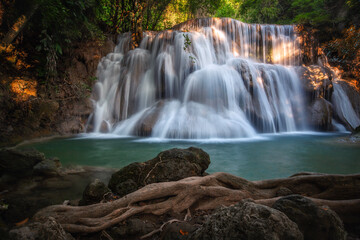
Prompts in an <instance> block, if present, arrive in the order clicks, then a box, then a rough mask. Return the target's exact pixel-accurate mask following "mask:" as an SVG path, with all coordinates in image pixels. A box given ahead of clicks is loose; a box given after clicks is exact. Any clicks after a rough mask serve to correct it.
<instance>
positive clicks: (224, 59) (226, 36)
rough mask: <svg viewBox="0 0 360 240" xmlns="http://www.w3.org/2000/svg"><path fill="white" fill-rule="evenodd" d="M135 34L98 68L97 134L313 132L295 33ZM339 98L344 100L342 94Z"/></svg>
mask: <svg viewBox="0 0 360 240" xmlns="http://www.w3.org/2000/svg"><path fill="white" fill-rule="evenodd" d="M129 41H130V35H129V34H123V35H121V36H119V40H118V42H119V43H118V45H117V47H116V48H115V52H114V53H111V54H109V55H108V56H107V57H105V58H103V59H102V61H101V62H100V64H99V66H98V82H97V83H96V84H95V87H94V92H93V100H94V113H93V114H92V116H91V117H90V122H91V123H92V126H93V131H95V132H112V133H115V134H119V135H137V136H152V137H160V138H240V137H252V136H255V135H256V134H257V133H275V132H289V131H301V130H305V129H307V124H306V121H304V118H306V113H305V112H306V111H305V102H304V94H303V90H302V86H301V83H300V80H299V77H298V74H297V73H296V68H297V67H298V66H299V65H300V48H299V44H298V42H299V40H298V37H297V35H296V33H295V30H294V26H291V25H287V26H279V25H259V24H246V23H242V22H239V21H236V20H233V19H226V18H225V19H216V18H209V19H198V20H193V21H189V22H186V23H183V24H180V25H178V26H176V27H174V29H172V30H167V31H163V32H159V33H157V34H154V33H145V37H144V39H143V41H142V42H141V44H140V47H139V48H137V49H134V50H131V51H129V49H128V45H129V44H128V43H129ZM336 91H337V93H336V94H337V96H338V97H341V96H339V94H340V93H339V91H338V90H336Z"/></svg>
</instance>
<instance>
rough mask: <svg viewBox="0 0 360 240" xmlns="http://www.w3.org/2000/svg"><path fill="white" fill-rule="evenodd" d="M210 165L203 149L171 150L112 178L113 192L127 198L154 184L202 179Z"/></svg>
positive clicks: (121, 170) (126, 169) (110, 182)
mask: <svg viewBox="0 0 360 240" xmlns="http://www.w3.org/2000/svg"><path fill="white" fill-rule="evenodd" d="M209 164H210V157H209V155H208V154H207V153H206V152H204V151H203V150H201V149H199V148H194V147H190V148H188V149H177V148H174V149H170V150H166V151H163V152H161V153H159V154H158V155H157V156H156V157H155V158H154V159H151V160H149V161H147V162H144V163H132V164H130V165H128V166H126V167H124V168H122V169H120V170H119V171H118V172H116V173H114V174H113V175H112V176H111V179H110V181H109V188H110V189H111V190H112V192H113V193H115V194H118V195H120V196H124V195H126V194H128V193H131V192H133V191H136V190H137V189H139V188H141V187H143V186H145V185H147V184H151V183H157V182H169V181H178V180H180V179H183V178H187V177H192V176H202V175H203V174H204V172H205V170H206V169H207V168H208V166H209Z"/></svg>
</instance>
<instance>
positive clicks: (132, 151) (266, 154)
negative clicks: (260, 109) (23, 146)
mask: <svg viewBox="0 0 360 240" xmlns="http://www.w3.org/2000/svg"><path fill="white" fill-rule="evenodd" d="M340 136H343V134H342V135H340V134H337V135H335V134H312V133H307V134H304V133H301V134H300V133H299V134H285V135H260V137H258V138H253V139H235V140H224V139H212V140H206V141H205V140H197V141H185V140H184V141H179V140H177V141H174V140H171V141H170V140H168V141H167V140H159V139H146V138H119V137H114V136H111V135H80V136H79V137H77V138H68V139H53V140H50V141H46V142H38V143H33V144H31V145H27V147H29V146H31V147H34V148H36V149H38V150H39V151H42V152H44V153H45V154H46V156H47V157H51V156H56V157H58V158H59V159H60V161H61V162H62V164H63V165H65V166H67V165H88V166H106V167H112V168H121V167H124V166H126V165H128V164H130V163H132V162H143V161H146V160H149V159H152V158H153V157H155V156H156V155H157V154H158V153H159V152H161V151H164V150H167V149H170V148H188V147H191V146H193V147H198V148H202V149H203V150H204V151H206V152H207V153H208V154H209V155H210V159H211V164H210V167H209V169H208V170H207V172H209V173H213V172H228V173H231V174H234V175H237V176H240V177H243V178H246V179H248V180H260V179H271V178H282V177H288V176H290V175H292V174H295V173H297V172H302V171H310V172H322V173H338V174H351V173H359V172H360V157H359V156H360V145H358V144H345V143H341V142H339V141H337V139H338V138H339V137H340Z"/></svg>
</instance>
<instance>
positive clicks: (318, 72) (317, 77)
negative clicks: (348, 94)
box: [297, 65, 333, 102]
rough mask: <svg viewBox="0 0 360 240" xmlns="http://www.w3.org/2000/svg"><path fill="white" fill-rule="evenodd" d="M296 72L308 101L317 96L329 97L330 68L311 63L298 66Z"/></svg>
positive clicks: (330, 90)
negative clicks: (310, 64)
mask: <svg viewBox="0 0 360 240" xmlns="http://www.w3.org/2000/svg"><path fill="white" fill-rule="evenodd" d="M297 73H298V76H299V78H300V80H301V82H302V85H303V87H304V90H305V94H306V97H307V101H308V102H312V101H314V100H316V99H318V98H324V99H327V100H330V99H331V95H332V92H333V85H332V78H333V76H332V73H331V70H330V69H328V68H325V67H320V66H314V65H312V66H307V67H299V68H298V69H297Z"/></svg>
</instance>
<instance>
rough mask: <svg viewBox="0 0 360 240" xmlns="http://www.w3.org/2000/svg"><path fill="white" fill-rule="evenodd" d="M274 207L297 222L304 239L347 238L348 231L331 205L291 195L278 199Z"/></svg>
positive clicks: (337, 239) (333, 239) (335, 239)
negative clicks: (319, 203) (317, 203)
mask: <svg viewBox="0 0 360 240" xmlns="http://www.w3.org/2000/svg"><path fill="white" fill-rule="evenodd" d="M273 208H275V209H277V210H279V211H281V212H283V213H284V214H286V216H288V217H289V218H290V219H291V220H292V221H293V222H295V223H296V224H297V225H298V227H299V229H300V231H301V232H302V233H303V235H304V239H305V240H307V239H309V240H310V239H314V240H315V239H329V240H340V239H346V232H345V230H344V226H343V223H342V221H341V219H340V218H339V216H338V215H337V214H336V213H335V212H334V211H332V210H331V209H329V207H326V206H322V207H318V206H317V205H315V203H314V202H312V201H311V200H310V199H308V198H305V197H303V196H300V195H290V196H286V197H283V198H281V199H279V200H278V201H276V202H275V203H274V205H273Z"/></svg>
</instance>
